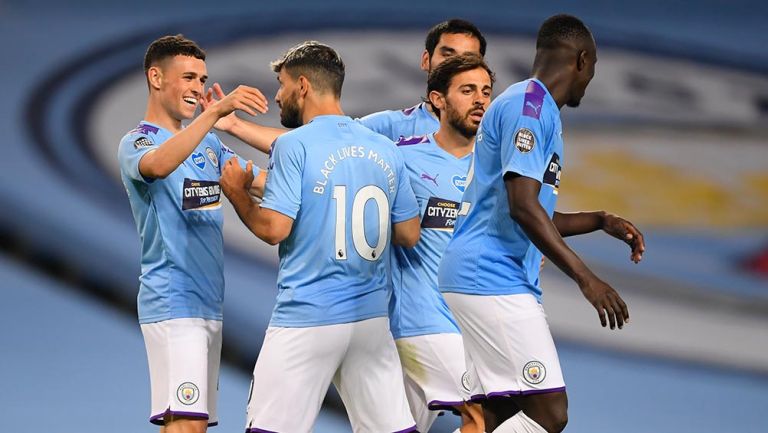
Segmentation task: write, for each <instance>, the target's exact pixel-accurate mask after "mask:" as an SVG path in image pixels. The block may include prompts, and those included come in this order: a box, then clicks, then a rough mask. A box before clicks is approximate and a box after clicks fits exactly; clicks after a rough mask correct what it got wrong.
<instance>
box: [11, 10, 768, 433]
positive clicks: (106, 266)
mask: <svg viewBox="0 0 768 433" xmlns="http://www.w3.org/2000/svg"><path fill="white" fill-rule="evenodd" d="M561 11H565V12H570V13H574V14H577V15H579V16H580V17H582V18H583V19H584V20H585V22H586V23H587V24H588V25H590V26H591V28H592V30H593V32H594V33H595V35H596V38H597V41H598V47H599V52H598V55H599V58H600V61H599V62H598V66H597V74H596V77H595V79H594V81H593V83H592V85H591V86H590V88H589V89H588V92H587V96H586V98H585V99H584V101H583V104H582V107H580V108H579V109H578V110H570V109H568V110H565V111H564V116H563V117H564V123H565V129H564V130H565V134H564V135H565V136H566V143H568V149H569V150H568V155H567V159H566V161H567V162H568V164H567V165H566V166H565V167H564V169H563V187H562V192H563V193H562V194H561V202H560V209H561V210H577V209H584V208H590V209H591V208H605V209H608V210H612V211H614V212H617V213H620V214H622V215H624V216H627V217H629V218H630V219H632V220H633V221H634V222H636V223H637V224H638V225H639V226H640V227H641V228H642V229H643V230H644V231H645V232H646V236H647V243H648V252H647V255H646V258H645V260H644V261H643V263H642V264H641V265H638V266H635V265H631V264H630V263H629V260H628V256H629V254H628V251H625V250H624V247H623V246H622V245H620V244H619V243H617V242H612V241H611V240H609V239H607V238H606V237H605V236H599V235H591V236H585V237H583V238H581V239H574V240H572V241H571V243H572V245H573V246H574V248H576V249H577V251H579V252H580V253H581V254H582V256H583V257H585V258H586V259H587V260H588V262H589V263H590V264H591V265H592V266H593V267H594V268H595V269H596V270H597V271H598V274H599V275H601V276H604V277H605V279H607V280H608V281H609V282H611V283H613V284H614V286H615V287H617V288H618V289H619V290H620V291H621V293H622V295H623V296H624V297H625V299H626V300H627V301H628V304H629V306H630V311H631V315H632V323H631V325H630V326H629V327H628V328H627V329H625V330H623V331H621V332H609V331H606V330H603V329H601V328H600V327H599V325H598V322H597V320H596V318H595V317H594V313H593V311H592V309H591V307H590V306H589V305H588V304H587V303H586V302H585V301H584V300H583V299H582V298H581V295H580V294H579V292H578V290H577V288H576V287H575V285H573V284H572V283H570V282H569V281H568V280H567V279H565V278H564V277H563V276H562V274H560V273H559V272H557V271H556V270H553V269H551V268H552V267H551V266H549V267H548V269H547V270H546V272H545V275H544V278H543V281H544V293H545V297H544V301H545V308H546V309H547V311H548V314H549V317H550V321H551V324H552V328H553V332H554V334H555V336H556V339H557V341H558V345H559V350H560V354H561V360H562V363H563V366H564V373H565V375H566V381H567V384H568V388H569V397H570V407H571V421H570V424H569V427H568V428H567V431H569V432H607V431H614V430H622V431H625V432H637V433H641V432H672V431H696V432H720V431H743V432H762V431H765V429H766V427H765V425H766V421H765V419H764V415H763V411H764V409H765V407H766V406H767V405H768V233H767V232H766V227H768V192H767V191H768V174H766V169H765V166H766V163H768V139H766V138H765V134H766V132H767V131H766V129H767V127H766V120H768V75H767V74H768V54H767V53H768V52H766V51H765V46H766V42H768V38H767V37H766V35H765V31H764V21H765V19H766V18H768V6H766V4H765V3H764V2H759V1H746V0H744V1H737V2H728V3H727V5H726V4H725V3H721V2H717V1H712V0H704V1H699V2H670V1H661V0H650V1H646V2H643V3H642V4H640V3H637V4H618V3H615V2H607V1H585V2H579V3H578V5H575V4H572V2H566V1H555V2H546V3H544V2H541V3H540V4H535V5H534V4H529V3H528V2H519V1H505V2H502V1H488V2H472V3H464V4H462V3H460V2H454V1H451V2H439V1H423V2H418V3H416V2H407V1H402V0H394V1H389V2H386V3H384V2H381V3H379V4H375V3H370V4H363V3H357V2H351V1H342V0H335V1H327V2H322V3H320V2H310V1H296V2H280V3H279V4H278V3H270V4H263V3H261V2H245V1H237V2H230V3H226V4H225V3H221V2H218V3H212V2H201V1H196V0H192V1H186V2H180V1H171V2H163V3H162V4H157V3H156V2H151V1H147V0H140V1H137V2H133V3H131V4H130V5H128V4H118V3H114V4H113V3H111V2H95V1H81V2H77V3H76V4H71V5H68V4H66V2H54V1H50V0H33V1H24V2H21V1H0V41H2V47H3V48H4V61H3V68H2V76H3V78H4V79H3V84H4V89H3V98H2V100H3V102H2V105H0V107H1V108H0V114H1V115H0V126H1V127H2V130H3V132H4V134H3V138H2V148H1V149H2V155H3V157H2V158H1V159H0V161H1V162H0V164H2V166H1V168H2V169H0V200H2V203H3V204H4V206H3V207H2V211H0V235H1V236H2V242H0V244H1V245H0V246H2V250H1V251H0V275H2V278H0V281H1V282H0V289H1V290H2V299H3V301H2V302H0V318H1V320H2V325H3V326H2V331H0V350H2V354H3V355H2V357H0V359H2V361H0V362H1V364H0V365H1V366H2V368H0V391H1V392H0V408H2V409H0V413H2V414H3V415H4V417H3V418H4V420H3V424H4V427H3V428H2V430H3V431H8V432H27V431H34V430H38V429H40V428H41V427H44V428H56V429H57V430H59V431H62V432H89V431H103V430H104V429H105V428H108V429H109V430H110V431H115V432H123V431H124V432H137V431H154V430H155V428H154V427H151V426H150V425H149V424H148V423H147V422H146V417H147V410H148V399H149V393H148V387H147V371H146V360H145V356H144V349H143V343H142V340H141V336H140V333H139V330H138V326H137V325H136V320H135V295H136V287H137V284H136V281H137V275H138V236H137V235H136V232H135V227H134V225H133V221H132V220H131V215H130V211H129V208H128V203H127V199H126V197H125V193H124V191H123V190H122V187H121V186H120V184H119V179H118V177H117V171H116V161H115V152H116V146H117V143H118V141H119V139H120V137H121V136H122V134H124V132H125V131H127V130H129V129H131V128H132V127H133V126H135V124H136V123H137V122H138V120H140V118H141V116H142V114H143V110H144V104H145V96H146V88H145V85H144V82H143V78H142V75H141V59H142V55H143V52H144V49H145V48H146V45H147V44H148V43H149V42H150V41H151V40H152V39H154V38H156V37H157V36H159V35H162V34H167V33H178V32H182V33H184V34H185V35H187V36H189V37H191V38H193V39H196V40H197V41H198V42H200V43H201V45H202V46H203V47H204V48H206V49H207V51H208V55H209V58H208V69H209V75H210V76H211V79H212V80H213V81H218V82H220V83H222V85H223V86H224V87H225V88H226V89H231V88H232V87H233V86H234V85H236V84H238V83H244V84H249V85H255V86H257V87H259V88H261V89H262V90H263V91H264V93H265V94H266V95H267V96H268V97H269V98H270V99H271V98H272V96H273V95H274V91H275V90H276V82H275V80H274V76H273V74H272V73H271V72H270V71H269V69H268V67H267V62H268V61H269V60H272V59H274V58H276V57H278V56H279V55H280V54H281V53H282V52H283V51H284V50H285V49H286V48H288V47H289V46H291V45H293V44H295V43H296V42H299V41H302V40H305V39H319V40H322V41H325V42H328V43H331V44H332V45H334V46H336V47H337V48H338V49H339V51H340V52H341V54H342V56H343V57H344V59H345V61H346V63H347V65H348V72H347V81H346V83H345V88H344V96H343V102H344V107H345V109H346V111H347V113H349V114H351V115H363V114H367V113H369V112H373V111H378V110H381V109H395V108H402V107H405V106H409V105H412V104H414V103H416V102H417V100H418V99H419V98H420V96H421V95H422V93H423V91H424V82H425V77H424V75H423V73H421V72H420V71H419V70H418V68H417V66H418V59H419V55H420V53H421V50H422V48H423V37H424V35H425V33H426V31H427V29H428V28H429V27H430V26H431V25H432V24H434V23H436V22H438V21H441V20H443V19H446V18H451V17H454V16H456V17H463V18H467V19H470V20H472V21H474V22H475V23H476V24H478V26H479V27H480V28H481V30H483V32H484V33H485V34H486V37H487V39H488V42H489V48H488V54H487V56H486V57H487V59H488V61H489V63H490V65H491V67H492V68H494V69H495V70H496V71H497V73H498V78H499V79H498V82H497V90H496V92H495V93H499V92H500V91H501V90H502V89H503V88H504V87H506V86H507V85H509V84H511V83H512V82H514V81H517V80H519V79H522V78H525V76H526V75H527V72H528V70H529V67H530V66H529V65H530V61H531V59H532V52H533V51H532V46H533V39H532V38H533V37H535V31H536V29H537V27H538V25H539V24H540V22H541V21H542V19H544V18H545V17H546V16H548V15H550V14H552V13H556V12H561ZM277 112H278V108H277V106H276V104H274V103H273V104H272V105H271V107H270V114H269V115H267V116H265V117H264V118H263V119H259V121H261V122H264V123H265V124H271V125H276V124H277V117H276V115H277ZM224 140H225V141H226V142H227V143H228V144H232V146H233V147H234V148H236V150H237V151H238V152H240V153H242V154H244V155H247V156H249V157H252V158H254V159H255V160H256V161H263V158H262V157H261V156H259V155H258V154H257V153H256V152H253V151H251V150H250V149H248V148H247V147H246V146H244V145H241V144H238V143H237V142H236V141H235V140H234V139H232V138H231V137H224ZM227 212H228V219H227V225H226V242H227V258H226V260H227V263H226V278H227V301H226V306H225V315H226V322H225V349H224V358H225V360H226V361H227V363H226V367H225V368H224V370H223V373H222V382H221V398H220V407H221V409H220V414H221V415H220V416H221V425H220V427H218V428H217V429H218V431H241V428H242V425H243V421H244V411H245V401H246V399H247V392H248V384H249V374H250V370H251V368H252V366H253V362H254V360H255V358H256V356H257V354H258V348H259V347H260V344H261V339H262V336H263V332H264V329H265V326H266V323H267V322H268V319H269V314H270V311H271V308H272V305H273V302H274V293H275V289H274V282H275V264H276V251H275V250H273V249H271V248H267V247H265V246H264V245H263V244H260V243H259V242H258V241H257V240H255V238H253V237H252V236H251V235H250V234H248V233H247V232H246V231H245V230H243V229H242V227H241V226H240V224H239V222H238V221H237V219H236V217H235V216H234V214H233V213H232V211H231V210H230V209H228V210H227ZM292 416H300V414H293V415H292ZM455 423H456V420H455V419H454V417H452V416H444V417H442V418H441V419H440V420H439V421H438V424H437V425H436V426H435V427H434V428H433V431H436V432H448V431H452V430H453V428H455ZM316 431H318V432H343V431H349V427H348V426H347V424H346V421H345V418H344V414H343V409H341V406H340V403H339V401H338V398H336V397H334V396H333V395H331V397H329V399H328V400H327V402H326V405H325V409H324V410H323V414H322V416H321V419H320V420H319V422H318V426H317V429H316Z"/></svg>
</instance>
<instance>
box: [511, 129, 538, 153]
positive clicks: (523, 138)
mask: <svg viewBox="0 0 768 433" xmlns="http://www.w3.org/2000/svg"><path fill="white" fill-rule="evenodd" d="M534 146H536V137H535V136H534V135H533V132H532V131H531V130H530V129H528V128H520V129H518V130H517V132H515V147H516V148H517V150H519V151H520V152H521V153H528V152H530V151H531V150H533V147H534Z"/></svg>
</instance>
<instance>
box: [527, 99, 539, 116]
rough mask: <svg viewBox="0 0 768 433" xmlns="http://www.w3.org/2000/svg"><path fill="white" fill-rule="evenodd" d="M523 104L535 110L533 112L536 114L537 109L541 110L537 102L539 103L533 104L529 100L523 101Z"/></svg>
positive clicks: (537, 112)
mask: <svg viewBox="0 0 768 433" xmlns="http://www.w3.org/2000/svg"><path fill="white" fill-rule="evenodd" d="M525 106H526V107H531V108H532V109H533V111H535V112H536V114H539V110H541V104H539V105H535V104H534V103H533V102H531V101H525Z"/></svg>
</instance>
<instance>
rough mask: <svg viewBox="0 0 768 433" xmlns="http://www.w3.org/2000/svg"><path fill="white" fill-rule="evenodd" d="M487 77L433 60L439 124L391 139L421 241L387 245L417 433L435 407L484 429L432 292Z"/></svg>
mask: <svg viewBox="0 0 768 433" xmlns="http://www.w3.org/2000/svg"><path fill="white" fill-rule="evenodd" d="M493 82H494V75H493V72H491V70H490V69H489V68H488V66H487V65H486V64H485V62H484V61H483V59H482V58H481V57H479V56H476V55H474V54H467V55H458V56H453V57H451V58H449V59H448V60H446V61H444V62H442V63H440V65H438V66H437V67H436V68H434V69H433V70H432V71H431V73H430V74H429V79H428V81H427V92H428V97H429V101H430V104H431V106H432V107H433V109H434V112H435V113H436V114H437V115H438V117H439V118H440V128H439V129H438V130H437V132H435V133H433V134H428V135H424V136H416V137H411V138H404V139H401V140H400V141H399V142H398V143H397V145H398V146H399V148H400V150H401V151H402V154H403V158H404V159H405V167H406V169H407V171H408V174H409V176H410V182H411V186H412V187H413V190H414V192H415V194H416V199H417V200H418V202H419V206H420V210H421V212H420V217H421V239H420V240H419V243H418V244H417V245H416V246H415V247H414V248H403V247H394V248H393V260H392V283H393V295H392V298H391V300H390V308H389V318H390V321H391V324H390V329H391V330H392V335H393V336H394V338H395V344H396V345H397V349H398V352H399V354H400V359H401V363H402V366H403V372H404V373H405V388H406V394H407V396H408V403H409V405H410V408H411V413H412V414H413V416H414V418H415V420H416V425H417V427H418V429H419V431H421V432H425V433H426V432H427V431H429V428H430V426H431V425H432V423H433V422H434V421H435V418H436V417H437V415H438V413H439V411H440V410H443V409H449V410H458V411H459V412H461V414H462V420H463V426H462V428H461V431H462V432H464V433H467V432H483V431H484V430H483V425H484V424H483V415H482V412H481V411H480V410H479V409H480V408H479V406H477V405H472V406H465V405H464V403H463V402H464V399H465V398H466V397H468V396H467V394H466V391H465V392H462V386H463V385H462V379H465V378H464V373H465V371H466V363H465V360H464V345H463V343H462V339H461V334H460V333H459V328H458V326H457V325H456V322H455V320H454V318H453V315H452V314H451V312H450V310H449V309H448V307H447V305H446V304H445V301H444V300H443V296H442V295H441V294H440V292H439V290H438V287H437V269H438V266H439V264H440V258H441V256H442V253H443V251H444V250H445V247H446V245H448V241H449V240H450V239H451V235H452V233H453V226H454V222H455V221H456V214H457V212H458V210H459V203H460V202H461V196H462V193H463V192H464V188H465V181H466V176H467V171H468V170H469V164H470V161H471V158H472V147H473V146H474V141H475V133H476V132H477V128H478V126H479V125H480V120H481V119H482V116H483V113H484V112H485V110H486V108H488V105H489V104H490V102H491V91H492V90H493Z"/></svg>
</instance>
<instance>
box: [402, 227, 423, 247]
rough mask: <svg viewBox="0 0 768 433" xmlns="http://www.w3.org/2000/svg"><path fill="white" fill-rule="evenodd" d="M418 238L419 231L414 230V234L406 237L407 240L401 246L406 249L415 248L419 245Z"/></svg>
mask: <svg viewBox="0 0 768 433" xmlns="http://www.w3.org/2000/svg"><path fill="white" fill-rule="evenodd" d="M420 238H421V232H420V231H419V230H415V233H413V234H409V235H408V239H406V240H405V242H404V245H403V246H404V247H406V248H413V247H415V246H416V244H418V243H419V239H420Z"/></svg>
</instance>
